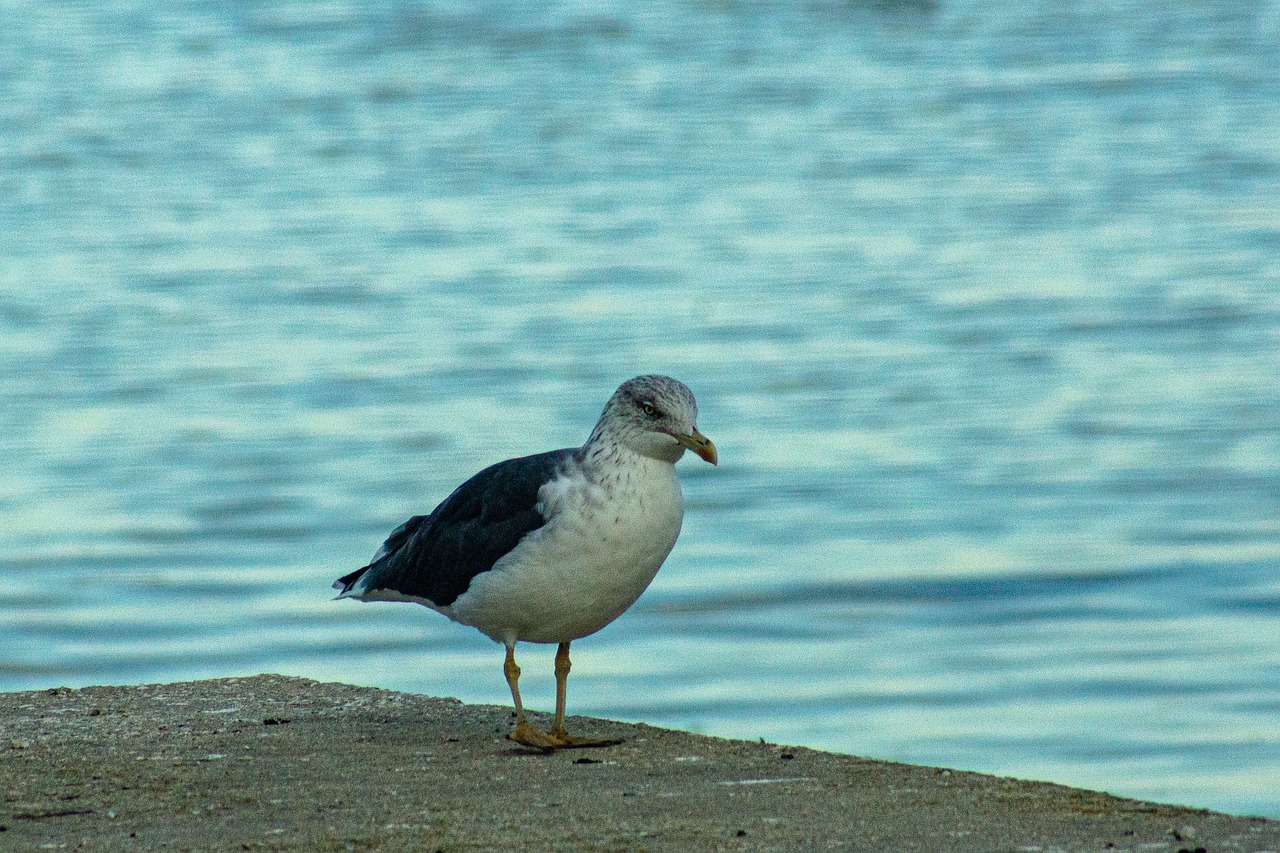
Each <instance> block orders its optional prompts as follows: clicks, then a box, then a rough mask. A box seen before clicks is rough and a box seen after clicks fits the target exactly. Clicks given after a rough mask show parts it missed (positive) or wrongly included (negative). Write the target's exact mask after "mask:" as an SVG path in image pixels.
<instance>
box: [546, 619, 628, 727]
mask: <svg viewBox="0 0 1280 853" xmlns="http://www.w3.org/2000/svg"><path fill="white" fill-rule="evenodd" d="M571 667H572V664H571V663H570V661H569V644H568V643H561V644H560V645H559V647H558V648H557V649H556V716H555V720H553V721H552V723H551V732H550V735H551V737H553V738H555V739H556V740H557V741H559V745H560V747H561V748H562V749H572V748H574V747H585V746H613V745H614V744H619V743H622V741H620V740H599V739H594V738H585V737H574V736H573V735H571V734H569V732H567V731H566V730H565V727H564V709H565V704H566V697H567V696H568V693H569V670H570V668H571Z"/></svg>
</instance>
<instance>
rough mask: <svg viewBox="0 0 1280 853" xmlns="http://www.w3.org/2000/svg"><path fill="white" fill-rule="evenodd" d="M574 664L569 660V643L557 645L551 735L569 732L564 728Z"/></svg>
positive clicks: (562, 735)
mask: <svg viewBox="0 0 1280 853" xmlns="http://www.w3.org/2000/svg"><path fill="white" fill-rule="evenodd" d="M572 666H573V664H572V663H571V662H570V661H569V644H568V643H561V644H560V645H559V646H557V647H556V718H555V720H554V721H553V722H552V723H551V736H552V737H558V738H564V737H567V736H568V734H569V733H568V732H566V731H565V730H564V708H565V705H566V704H567V703H568V702H567V700H568V695H569V669H570V668H571V667H572Z"/></svg>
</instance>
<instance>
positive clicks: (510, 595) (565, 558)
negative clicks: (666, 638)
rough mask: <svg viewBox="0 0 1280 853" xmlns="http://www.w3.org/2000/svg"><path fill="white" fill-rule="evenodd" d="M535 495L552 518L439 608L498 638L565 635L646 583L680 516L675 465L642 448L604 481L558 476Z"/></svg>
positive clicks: (619, 605)
mask: <svg viewBox="0 0 1280 853" xmlns="http://www.w3.org/2000/svg"><path fill="white" fill-rule="evenodd" d="M606 490H607V500H606ZM539 498H540V500H541V503H542V505H543V506H545V507H546V508H547V509H548V510H550V512H551V513H552V514H553V515H552V520H551V521H550V522H548V523H547V524H546V525H544V526H543V527H541V528H540V529H538V530H536V531H534V532H533V533H531V534H529V535H528V536H527V537H525V538H524V539H523V540H522V541H521V542H520V545H519V546H518V547H517V548H516V549H515V550H514V551H513V552H512V553H511V554H509V555H507V556H506V557H503V558H502V559H501V560H499V561H498V562H497V563H496V564H495V565H494V567H493V568H492V569H490V570H489V571H487V572H483V573H481V574H480V575H477V576H476V577H475V578H474V579H473V580H472V581H471V586H470V587H469V588H468V589H467V591H466V592H465V593H463V594H462V595H461V596H459V597H458V599H457V600H456V601H454V602H453V604H452V605H451V606H450V607H447V608H440V609H441V611H442V612H444V613H445V614H446V615H447V616H449V617H450V618H452V619H455V620H457V621H459V622H462V623H464V624H466V625H473V626H475V627H476V628H478V629H480V630H481V631H483V632H484V633H485V634H487V635H488V636H489V637H491V638H493V639H494V640H497V641H498V642H500V643H509V642H515V641H516V640H524V641H527V642H532V643H562V642H569V641H570V640H576V639H578V638H579V637H585V636H587V635H588V634H593V633H595V632H596V631H599V630H600V629H601V628H603V627H604V626H605V625H608V624H609V623H610V622H612V621H613V620H614V619H616V618H618V617H619V616H620V615H622V613H623V611H625V610H626V609H627V608H628V607H630V606H631V605H632V604H633V603H635V600H636V599H637V598H639V597H640V594H641V593H642V592H644V591H645V588H646V587H648V586H649V582H650V581H652V580H653V578H654V575H656V574H657V573H658V568H659V567H660V566H661V565H662V562H663V560H665V559H666V558H667V555H668V554H670V553H671V549H672V547H673V546H674V545H675V543H676V537H677V536H679V535H680V524H681V522H682V520H683V518H684V500H683V498H682V497H681V494H680V483H679V481H678V480H677V479H676V475H675V468H674V467H673V466H672V465H671V464H670V463H667V462H662V461H658V460H652V459H647V458H644V457H632V458H630V459H629V460H628V464H627V465H626V466H625V467H622V468H620V469H619V473H618V476H617V477H616V478H614V479H613V480H612V481H611V482H609V483H606V484H601V485H594V484H586V483H585V482H583V481H581V480H577V479H570V478H566V479H562V480H558V481H555V482H552V483H548V484H547V485H546V486H544V487H543V489H542V491H541V492H539Z"/></svg>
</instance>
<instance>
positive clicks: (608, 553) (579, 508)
mask: <svg viewBox="0 0 1280 853" xmlns="http://www.w3.org/2000/svg"><path fill="white" fill-rule="evenodd" d="M539 500H540V503H539V509H541V510H542V512H543V513H544V514H545V515H547V516H549V517H550V519H551V520H550V521H549V522H548V524H547V525H546V527H544V528H543V530H542V532H543V533H544V534H545V537H546V539H547V542H546V543H545V544H546V545H547V546H549V547H550V548H551V549H553V550H559V548H558V547H556V546H558V545H568V546H569V550H572V551H573V553H575V554H581V555H583V557H584V558H585V561H586V562H588V563H596V564H600V567H601V568H604V567H605V564H609V565H614V566H617V567H618V568H619V570H622V571H628V570H630V571H635V570H637V569H638V570H639V571H640V572H644V571H645V570H646V569H647V568H649V567H650V566H649V564H650V563H654V565H653V566H652V569H653V570H654V571H656V570H657V567H658V565H660V564H661V563H662V561H663V560H664V559H666V556H667V554H668V553H670V551H671V548H672V546H674V545H675V541H676V537H677V536H678V535H679V533H680V525H681V521H682V520H683V518H684V500H683V498H682V497H681V495H680V484H679V482H678V481H677V479H676V476H675V469H674V468H673V467H672V466H671V465H669V464H666V463H662V462H656V461H655V462H648V461H647V460H645V461H641V462H637V463H635V464H632V465H627V466H620V467H618V468H617V469H615V470H611V471H610V472H609V473H608V474H605V475H603V476H601V477H598V478H589V479H579V478H571V477H565V478H561V479H559V480H555V481H553V482H551V483H548V484H547V485H546V486H544V487H543V489H542V492H541V493H540V494H539ZM583 546H586V547H585V548H584V547H583Z"/></svg>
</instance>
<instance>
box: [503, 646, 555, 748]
mask: <svg viewBox="0 0 1280 853" xmlns="http://www.w3.org/2000/svg"><path fill="white" fill-rule="evenodd" d="M502 672H503V674H504V675H506V676H507V686H508V687H510V688H511V700H512V701H513V702H515V706H516V727H515V728H514V729H512V730H511V733H510V734H508V735H507V737H508V738H510V739H511V740H513V741H515V742H516V743H522V744H524V745H525V746H536V747H539V748H541V749H555V748H556V747H558V746H561V743H560V741H559V739H558V738H554V737H552V736H551V735H548V734H546V733H545V732H540V731H538V730H537V729H535V728H534V727H533V726H531V725H529V720H528V718H526V717H525V715H524V703H523V702H521V701H520V667H519V666H517V665H516V644H515V643H508V644H507V660H506V663H504V664H503V666H502Z"/></svg>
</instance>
